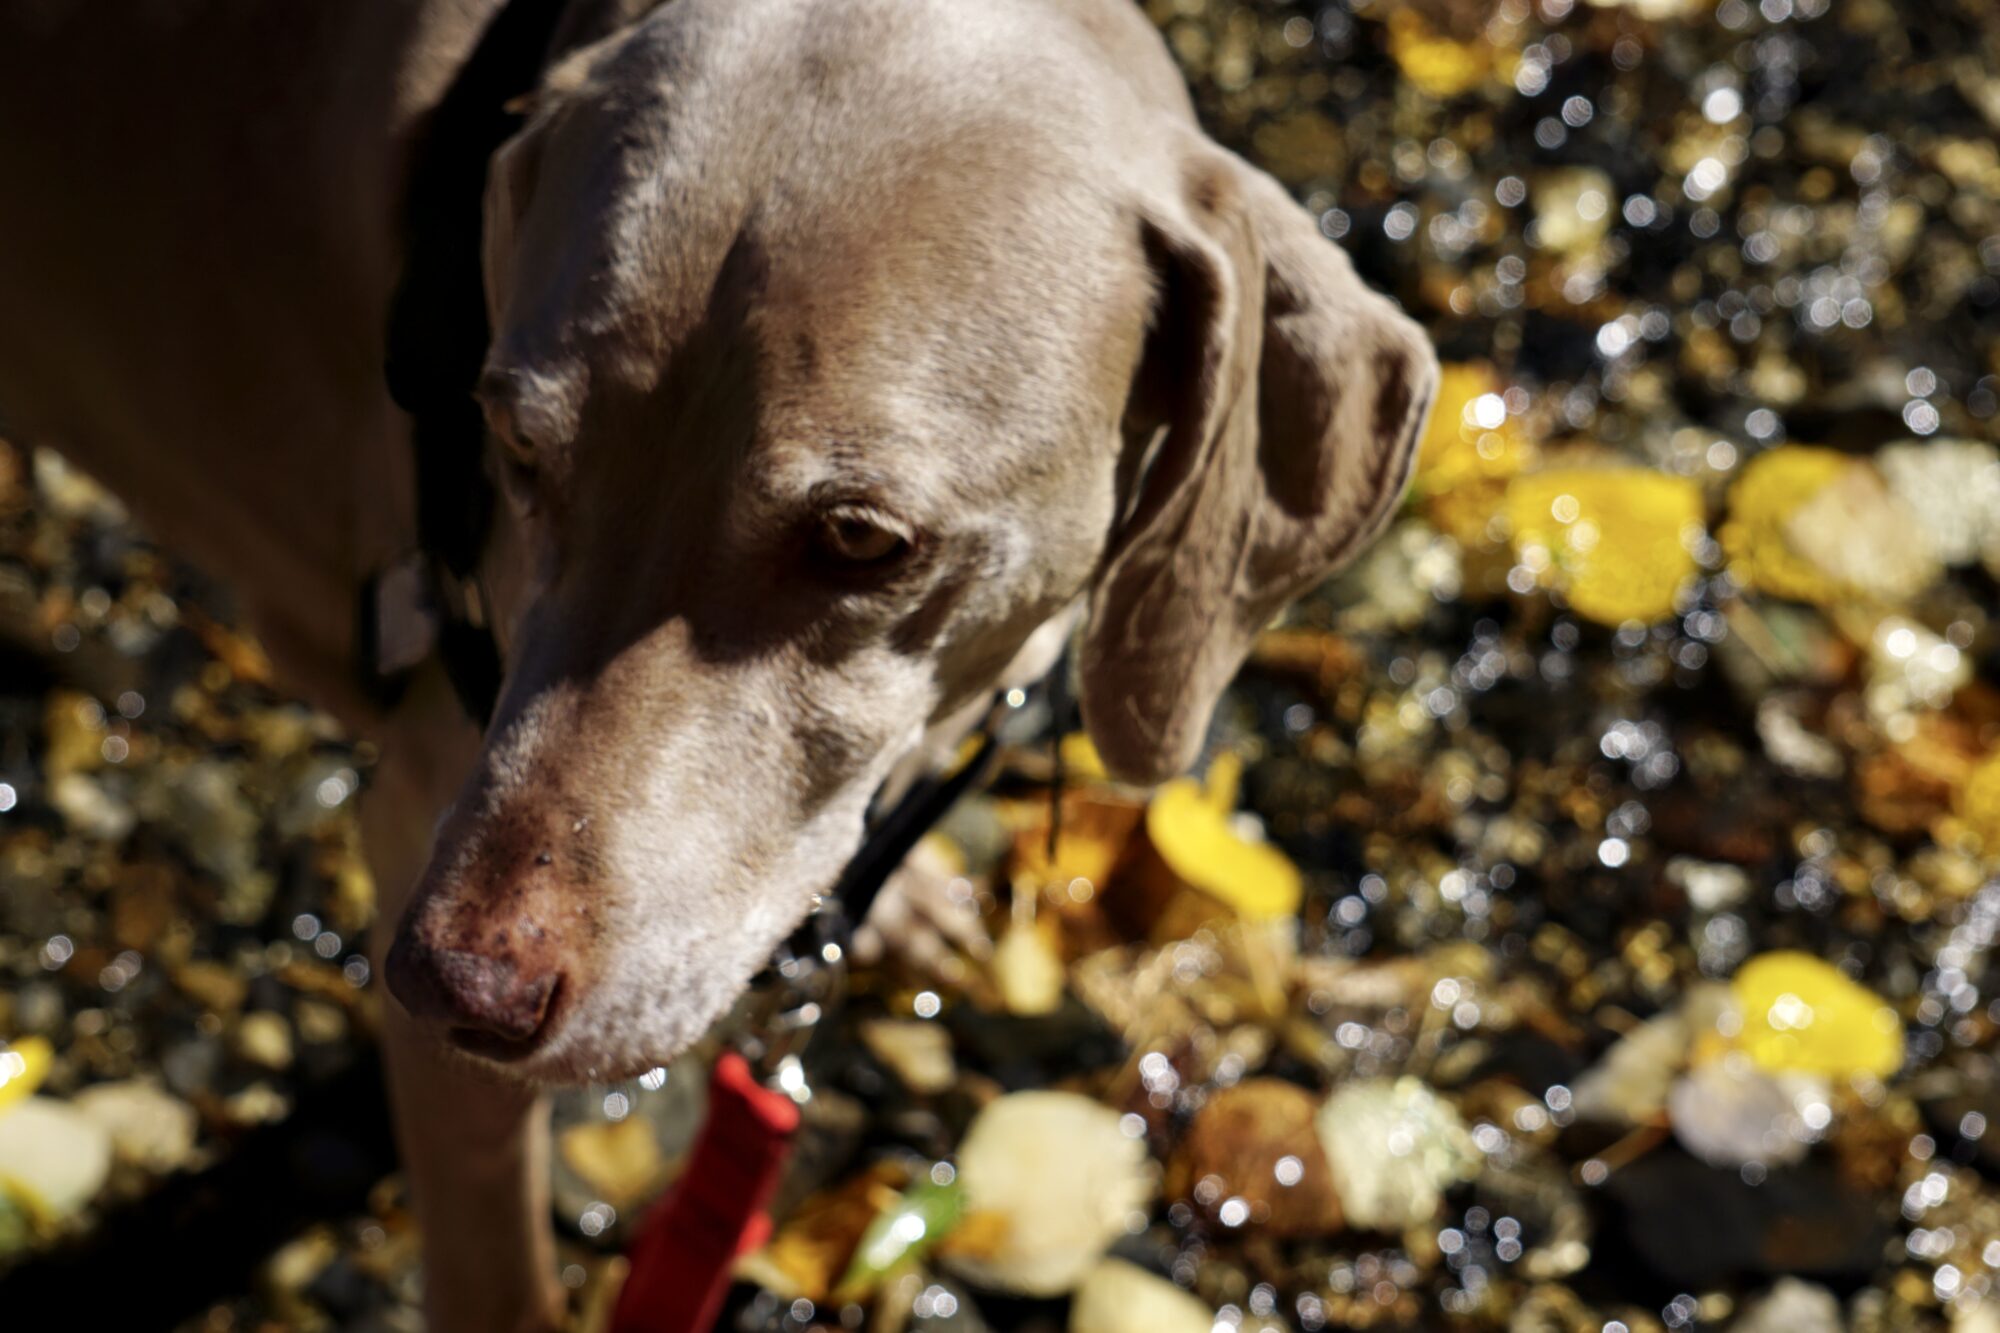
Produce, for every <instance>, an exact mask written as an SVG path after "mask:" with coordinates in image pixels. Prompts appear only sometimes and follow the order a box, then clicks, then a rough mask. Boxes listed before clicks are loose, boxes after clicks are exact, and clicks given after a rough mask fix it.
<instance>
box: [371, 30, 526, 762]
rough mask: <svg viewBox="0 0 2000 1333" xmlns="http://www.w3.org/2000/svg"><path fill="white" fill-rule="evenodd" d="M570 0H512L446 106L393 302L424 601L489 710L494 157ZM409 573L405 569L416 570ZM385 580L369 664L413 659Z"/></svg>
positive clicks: (429, 146) (495, 661) (426, 162)
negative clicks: (485, 371)
mask: <svg viewBox="0 0 2000 1333" xmlns="http://www.w3.org/2000/svg"><path fill="white" fill-rule="evenodd" d="M563 3H564V0H508V3H507V4H506V5H504V6H503V7H502V8H501V10H500V12H499V13H498V14H497V15H495V16H494V18H493V21H492V22H491V23H490V24H488V25H487V28H486V31H485V33H484V34H483V35H482V36H481V37H480V39H479V44H478V46H477V47H475V48H474V49H473V52H472V55H471V57H470V58H469V59H468V60H467V61H466V63H465V65H464V67H463V68H461V69H460V71H459V74H458V77H457V78H456V79H455V80H454V81H453V82H452V85H451V88H450V89H449V90H448V91H447V92H446V93H445V96H444V100H443V101H441V102H440V103H439V104H438V106H437V109H436V110H435V111H434V112H433V113H432V115H431V120H430V124H429V126H428V128H427V129H426V131H425V133H424V137H423V140H422V142H421V143H420V144H419V145H418V147H417V150H416V153H415V158H414V161H413V162H412V165H411V172H410V180H409V188H408V193H407V195H406V197H405V201H404V235H405V238H406V244H407V249H406V251H405V253H404V256H403V276H402V280H401V282H400V283H398V285H397V288H396V294H395V298H394V302H393V304H392V306H391V308H390V317H389V334H388V349H387V352H388V356H387V364H386V366H385V371H386V373H387V377H388V381H389V393H390V396H391V397H393V398H394V399H395V400H396V404H397V406H399V407H401V408H402V409H403V410H404V411H405V412H407V413H409V415H410V421H411V438H412V442H413V444H414V447H415V451H416V483H417V540H418V544H419V546H420V548H421V550H422V552H423V556H424V561H423V563H424V564H425V565H427V566H428V568H427V569H425V570H423V571H422V573H421V574H420V575H418V576H417V577H418V581H419V582H421V583H427V584H428V585H429V586H428V587H427V588H425V589H422V591H424V592H426V593H427V594H428V599H429V605H428V607H426V608H424V609H425V610H427V611H428V612H429V614H430V616H431V618H432V619H433V620H434V621H435V627H436V632H435V641H434V645H433V647H434V650H435V651H436V653H437V654H438V656H439V658H440V659H441V660H442V661H443V663H444V667H445V671H446V672H447V674H449V675H450V677H451V683H452V687H453V689H455V690H456V691H457V693H458V699H459V702H460V704H462V705H463V706H464V708H465V711H466V712H467V713H468V714H470V715H471V716H472V718H473V719H474V720H475V721H477V722H480V723H482V724H483V723H484V722H486V721H487V720H488V719H489V718H490V717H491V716H492V714H493V705H494V702H495V700H496V698H497V697H498V694H499V690H500V674H501V671H500V652H499V648H498V646H497V645H496V644H495V642H494V639H493V632H492V628H491V626H490V625H488V624H487V621H486V608H485V606H484V604H483V601H482V599H481V598H480V597H479V595H478V587H477V584H476V582H475V574H476V571H477V569H478V565H479V557H480V553H481V551H482V550H483V549H484V547H485V545H486V537H487V533H488V531H489V529H490V528H491V526H492V522H493V504H494V492H493V483H492V481H491V479H490V478H489V477H488V476H487V474H486V468H485V465H484V460H483V455H484V452H485V448H486V426H485V422H484V421H483V420H482V418H481V416H480V413H479V408H478V405H477V404H476V403H474V402H473V399H472V391H473V389H474V387H475V386H476V385H477V383H478V379H479V371H480V367H481V365H482V364H483V363H484V362H485V359H486V348H487V344H488V342H489V341H491V338H492V330H491V329H490V328H489V327H488V326H487V322H486V295H485V289H484V284H483V282H482V279H481V273H480V234H481V229H482V221H483V210H484V198H485V193H486V168H487V163H488V162H489V161H490V160H491V159H492V156H493V153H494V150H495V149H497V148H498V147H499V146H500V145H501V144H502V143H503V142H505V141H506V139H507V137H508V136H509V135H510V134H512V133H513V131H514V128H515V126H516V124H517V123H518V119H519V118H518V117H517V116H516V115H515V114H514V113H513V112H510V111H509V110H507V106H508V104H509V103H510V102H512V101H513V100H514V99H515V98H517V97H520V96H521V95H522V94H524V93H527V92H530V91H532V90H533V89H534V87H535V85H536V83H537V82H538V81H539V80H540V77H541V71H542V67H543V65H544V63H545V62H546V61H547V59H548V54H549V45H550V42H551V40H552V38H553V37H554V35H555V31H556V24H557V22H558V20H559V19H560V18H561V17H562V13H563ZM409 577H410V576H409V575H407V574H405V575H404V581H405V582H408V580H409ZM392 578H393V572H392V575H389V576H384V578H383V579H382V580H378V583H377V586H375V587H372V588H371V589H370V592H369V597H368V601H367V603H366V604H365V605H364V607H363V616H364V626H366V627H368V629H367V632H366V633H365V634H364V647H365V648H366V649H367V651H368V655H369V656H370V658H371V660H370V661H369V662H368V663H367V664H366V666H365V668H364V669H366V670H369V674H371V675H374V676H377V677H380V676H383V675H390V674H394V670H395V668H397V667H400V666H404V665H406V663H405V662H403V661H398V660H395V659H394V658H392V657H389V656H387V655H385V654H384V651H383V649H384V647H385V645H384V644H383V642H382V640H383V638H385V637H387V635H386V634H385V632H384V630H383V629H382V627H381V626H382V623H383V622H384V621H385V620H386V619H388V617H389V615H390V613H391V610H392V609H393V608H396V607H397V606H399V605H400V603H399V601H398V599H399V598H403V599H407V597H408V595H409V590H408V589H407V588H402V589H399V588H397V587H395V586H393V584H392V583H391V579H392Z"/></svg>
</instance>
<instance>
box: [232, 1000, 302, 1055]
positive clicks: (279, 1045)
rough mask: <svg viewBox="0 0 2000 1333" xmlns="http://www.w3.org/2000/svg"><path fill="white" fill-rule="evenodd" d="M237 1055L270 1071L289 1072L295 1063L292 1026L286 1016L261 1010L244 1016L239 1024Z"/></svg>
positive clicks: (237, 1027)
mask: <svg viewBox="0 0 2000 1333" xmlns="http://www.w3.org/2000/svg"><path fill="white" fill-rule="evenodd" d="M236 1052H237V1054H239V1055H241V1056H242V1057H243V1058H244V1059H245V1060H248V1061H250V1062H251V1063H252V1064H258V1065H262V1066H264V1068H266V1069H286V1068H289V1067H290V1066H291V1063H292V1026H291V1024H289V1023H287V1022H286V1021H285V1016H284V1015H283V1014H276V1013H272V1012H271V1011H270V1010H268V1009H260V1010H258V1011H257V1012H255V1013H250V1014H245V1015H243V1018H242V1021H241V1022H239V1023H238V1024H237V1025H236Z"/></svg>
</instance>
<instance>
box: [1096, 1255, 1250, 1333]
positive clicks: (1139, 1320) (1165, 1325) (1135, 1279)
mask: <svg viewBox="0 0 2000 1333" xmlns="http://www.w3.org/2000/svg"><path fill="white" fill-rule="evenodd" d="M1214 1326H1215V1315H1214V1313H1213V1312H1211V1311H1210V1310H1209V1308H1208V1307H1207V1306H1206V1305H1204V1304H1202V1303H1201V1300H1200V1299H1199V1298H1198V1297H1195V1296H1193V1295H1190V1294H1189V1293H1188V1292H1185V1291H1183V1290H1181V1289H1180V1288H1179V1287H1177V1286H1175V1285H1174V1284H1173V1283H1171V1282H1169V1281H1167V1280H1166V1279H1165V1278H1162V1277H1156V1276H1154V1275H1153V1274H1151V1273H1148V1272H1147V1271H1146V1270H1145V1269H1143V1268H1141V1267H1139V1266H1138V1265H1137V1264H1134V1263H1129V1262H1127V1261H1126V1260H1124V1259H1106V1260H1104V1261H1103V1262H1101V1263H1099V1264H1098V1265H1097V1267H1095V1268H1093V1269H1091V1270H1090V1275H1089V1276H1088V1277H1086V1278H1084V1280H1083V1284H1082V1285H1081V1286H1079V1287H1078V1288H1077V1290H1076V1296H1075V1298H1074V1299H1073V1300H1072V1301H1071V1302H1070V1307H1069V1333H1210V1331H1211V1329H1212V1328H1213V1327H1214Z"/></svg>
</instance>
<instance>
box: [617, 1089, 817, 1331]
mask: <svg viewBox="0 0 2000 1333" xmlns="http://www.w3.org/2000/svg"><path fill="white" fill-rule="evenodd" d="M798 1128H799V1108H798V1106H797V1104H795V1103H794V1102H793V1101H792V1099H791V1098H789V1097H787V1096H785V1095H784V1094H783V1093H781V1092H773V1091H772V1090H771V1089H769V1088H766V1087H764V1086H762V1085H761V1084H759V1083H758V1082H757V1080H756V1079H755V1078H754V1077H753V1076H752V1075H751V1073H750V1066H749V1064H748V1063H747V1062H745V1060H744V1059H743V1057H742V1056H740V1055H738V1054H736V1052H734V1051H730V1052H728V1053H726V1054H724V1055H723V1056H722V1057H721V1058H720V1059H718V1060H717V1061H716V1062H715V1072H714V1074H713V1075H712V1076H711V1077H710V1079H709V1084H708V1119H707V1120H706V1121H704V1122H703V1124H702V1127H701V1135H700V1137H698V1138H697V1139H696V1140H695V1144H694V1151H693V1153H692V1154H691V1155H690V1156H689V1158H688V1164H687V1170H686V1171H684V1172H682V1174H681V1177H680V1179H679V1180H677V1181H675V1182H674V1186H673V1188H672V1189H670V1190H668V1191H667V1193H666V1194H665V1195H663V1196H662V1197H661V1198H660V1201H659V1202H658V1203H656V1204H654V1205H653V1208H652V1210H651V1211H650V1212H648V1213H647V1214H646V1218H645V1220H644V1221H643V1222H641V1223H640V1224H639V1231H638V1234H637V1235H636V1236H635V1237H633V1240H632V1244H631V1247H630V1249H629V1250H628V1251H627V1258H628V1259H629V1260H630V1261H631V1265H632V1268H631V1272H630V1275H629V1276H627V1277H626V1279H625V1287H624V1289H623V1290H622V1291H620V1292H619V1293H618V1307H617V1309H616V1311H615V1312H614V1313H613V1314H612V1316H611V1333H708V1330H709V1328H710V1326H711V1325H713V1324H714V1322H715V1316H716V1314H717V1312H718V1311H719V1310H720V1309H721V1308H722V1298H723V1296H724V1295H725V1294H727V1292H728V1291H729V1274H730V1269H731V1266H732V1265H733V1264H734V1263H735V1261H736V1258H737V1256H738V1255H741V1254H746V1253H748V1252H749V1251H751V1250H754V1249H756V1248H757V1247H758V1246H759V1245H762V1244H763V1243H764V1241H765V1240H766V1238H768V1237H769V1236H770V1234H771V1219H770V1218H769V1217H768V1216H766V1215H765V1213H764V1206H765V1205H766V1204H768V1203H769V1202H770V1201H771V1194H772V1192H773V1191H775V1190H776V1189H777V1187H778V1177H779V1176H780V1175H781V1174H782V1173H783V1171H784V1169H785V1158H786V1156H787V1155H788V1154H789V1153H790V1152H791V1148H792V1136H793V1135H794V1134H796V1133H797V1132H798Z"/></svg>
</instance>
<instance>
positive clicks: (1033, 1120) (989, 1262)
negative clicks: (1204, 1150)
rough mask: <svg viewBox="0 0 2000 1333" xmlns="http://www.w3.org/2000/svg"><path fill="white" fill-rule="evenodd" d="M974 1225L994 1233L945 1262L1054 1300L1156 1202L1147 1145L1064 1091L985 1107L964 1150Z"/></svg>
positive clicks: (962, 1179)
mask: <svg viewBox="0 0 2000 1333" xmlns="http://www.w3.org/2000/svg"><path fill="white" fill-rule="evenodd" d="M958 1180H959V1184H960V1186H961V1187H962V1188H963V1190H964V1191H965V1202H966V1209H967V1221H966V1225H967V1226H968V1227H969V1226H971V1225H973V1221H974V1218H975V1217H977V1216H978V1215H980V1214H984V1215H985V1216H986V1217H987V1218H988V1219H991V1221H990V1223H989V1225H991V1226H992V1228H993V1235H992V1240H991V1243H990V1245H988V1246H986V1247H984V1248H983V1249H982V1250H980V1251H978V1252H973V1251H970V1250H955V1251H954V1252H953V1253H952V1255H951V1256H950V1258H949V1259H948V1260H947V1263H948V1264H949V1266H950V1267H951V1268H952V1269H953V1270H954V1271H956V1272H958V1273H960V1274H961V1275H962V1276H964V1277H966V1278H968V1279H970V1280H972V1281H973V1282H976V1283H978V1284H979V1285H981V1286H987V1287H997V1288H1000V1289H1002V1290H1007V1291H1018V1292H1023V1293H1026V1294H1029V1295H1036V1296H1054V1295H1059V1294H1061V1293H1063V1292H1066V1291H1069V1290H1071V1289H1072V1288H1074V1287H1075V1286H1076V1285H1077V1284H1078V1283H1079V1282H1081V1281H1082V1280H1083V1278H1084V1276H1085V1274H1087V1273H1088V1272H1089V1270H1090V1269H1091V1268H1092V1267H1093V1266H1094V1265H1095V1263H1096V1260H1097V1257H1098V1256H1099V1255H1101V1254H1103V1253H1104V1251H1105V1249H1106V1248H1108V1247H1109V1246H1110V1244H1111V1242H1112V1241H1113V1240H1115V1239H1116V1238H1117V1237H1119V1236H1121V1235H1123V1234H1124V1233H1125V1231H1126V1229H1127V1227H1128V1225H1129V1224H1130V1221H1131V1218H1132V1216H1133V1214H1134V1213H1135V1212H1136V1211H1138V1210H1140V1209H1143V1208H1144V1207H1145V1205H1146V1203H1147V1202H1148V1200H1149V1199H1150V1198H1151V1197H1152V1193H1153V1189H1154V1178H1153V1173H1152V1170H1151V1167H1150V1164H1149V1163H1148V1162H1147V1160H1146V1148H1145V1144H1144V1143H1143V1142H1141V1141H1140V1140H1138V1139H1135V1138H1133V1137H1132V1136H1130V1135H1128V1134H1127V1133H1126V1132H1125V1130H1124V1129H1123V1128H1122V1127H1121V1126H1120V1123H1119V1116H1118V1113H1117V1112H1115V1111H1113V1110H1111V1109H1110V1108H1108V1107H1105V1106H1102V1105H1099V1104H1098V1103H1096V1102H1094V1101H1091V1100H1090V1099H1089V1098H1086V1097H1080V1096H1077V1095H1075V1094H1073V1093H1063V1092H1017V1093H1013V1094H1010V1095H1009V1096H1006V1097H1002V1098H1000V1099H999V1100H998V1101H995V1102H993V1103H992V1104H991V1105H989V1106H987V1107H986V1109H985V1110H983V1111H981V1112H980V1113H979V1115H978V1116H977V1117H976V1118H975V1119H974V1120H973V1122H972V1125H971V1127H970V1128H969V1129H968V1130H967V1131H966V1135H965V1139H964V1141H963V1142H962V1143H961V1144H960V1145H959V1159H958Z"/></svg>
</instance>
